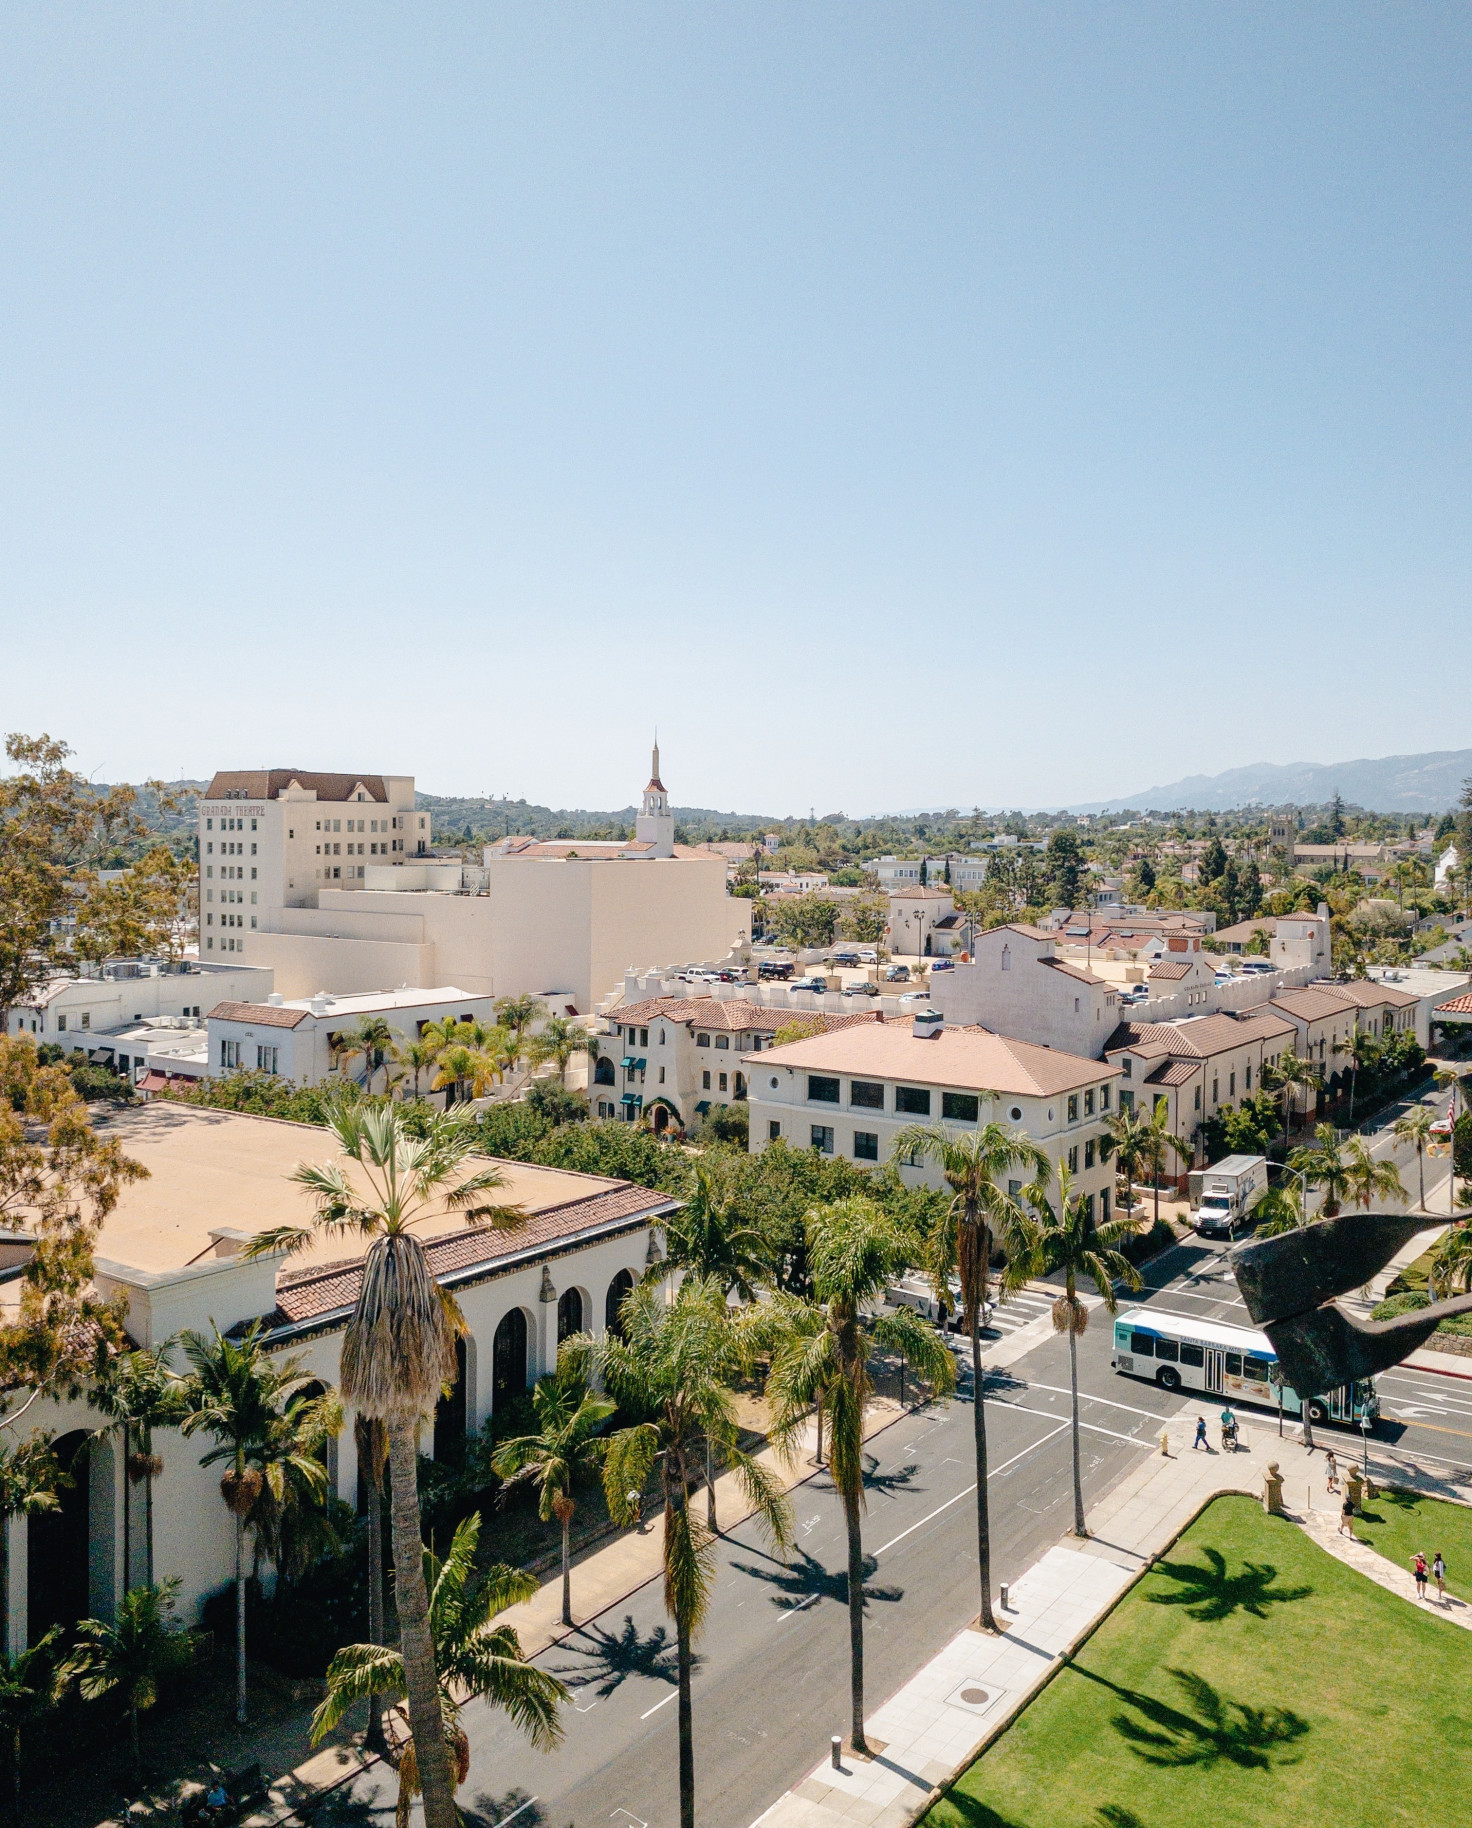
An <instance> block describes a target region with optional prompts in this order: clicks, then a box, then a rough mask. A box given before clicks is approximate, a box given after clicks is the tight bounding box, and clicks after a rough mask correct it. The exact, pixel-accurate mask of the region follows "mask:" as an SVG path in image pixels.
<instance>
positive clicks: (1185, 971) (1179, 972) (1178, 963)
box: [1150, 958, 1192, 982]
mask: <svg viewBox="0 0 1472 1828" xmlns="http://www.w3.org/2000/svg"><path fill="white" fill-rule="evenodd" d="M1191 967H1192V961H1191V960H1189V959H1184V958H1163V959H1161V961H1160V963H1159V964H1158V965H1155V966H1152V967H1151V971H1150V975H1151V977H1152V978H1157V977H1158V978H1165V979H1167V980H1169V981H1172V982H1173V981H1174V980H1175V979H1176V978H1182V977H1189V976H1190V974H1191Z"/></svg>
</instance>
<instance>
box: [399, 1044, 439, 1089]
mask: <svg viewBox="0 0 1472 1828" xmlns="http://www.w3.org/2000/svg"><path fill="white" fill-rule="evenodd" d="M439 1056H440V1050H439V1048H437V1047H436V1046H435V1045H434V1043H433V1042H432V1041H426V1040H424V1039H423V1038H421V1039H419V1040H418V1041H406V1042H405V1043H404V1045H403V1046H402V1047H401V1048H400V1049H399V1063H400V1065H402V1066H403V1068H404V1069H405V1071H406V1072H409V1073H412V1074H413V1076H414V1096H415V1097H416V1098H417V1097H418V1096H419V1081H420V1080H421V1079H422V1078H423V1077H424V1075H425V1074H426V1073H427V1072H429V1071H430V1070H431V1069H432V1068H433V1066H434V1063H435V1061H436V1060H438V1059H439Z"/></svg>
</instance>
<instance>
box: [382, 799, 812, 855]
mask: <svg viewBox="0 0 1472 1828" xmlns="http://www.w3.org/2000/svg"><path fill="white" fill-rule="evenodd" d="M414 800H415V804H416V805H418V806H419V807H420V808H422V809H423V810H424V811H425V812H429V813H433V815H434V829H435V832H436V834H442V835H443V836H444V837H445V838H446V839H448V840H450V841H452V842H460V843H469V842H474V843H477V844H478V843H482V842H484V841H486V840H488V839H495V838H502V837H505V836H506V835H507V834H508V833H510V832H525V833H528V834H529V835H530V836H532V837H534V838H617V839H622V838H628V837H631V836H632V835H633V830H634V816H635V813H636V812H637V810H638V809H637V808H636V807H633V806H619V807H615V808H613V809H612V810H611V811H608V812H590V811H587V810H586V809H584V808H581V807H575V808H569V807H555V806H534V805H532V804H531V803H530V802H529V801H527V800H487V799H476V798H471V797H468V796H467V797H465V798H459V797H456V796H454V795H446V794H435V793H416V794H415V796H414ZM671 810H672V811H673V813H674V815H675V825H676V828H677V829H678V830H679V831H681V832H682V833H684V834H686V835H687V836H689V837H690V838H693V839H719V838H723V837H724V838H733V839H743V838H744V839H749V838H750V837H751V835H752V834H753V833H755V832H766V831H777V830H780V829H781V827H782V825H783V823H784V821H783V820H781V819H773V818H770V817H768V816H767V815H765V814H761V813H741V812H715V811H713V810H712V809H711V808H710V807H708V806H675V807H672V808H671Z"/></svg>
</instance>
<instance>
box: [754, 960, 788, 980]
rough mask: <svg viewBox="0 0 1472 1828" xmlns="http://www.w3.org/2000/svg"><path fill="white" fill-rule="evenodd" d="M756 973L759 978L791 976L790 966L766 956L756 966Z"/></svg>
mask: <svg viewBox="0 0 1472 1828" xmlns="http://www.w3.org/2000/svg"><path fill="white" fill-rule="evenodd" d="M756 974H757V976H758V977H759V978H789V977H791V976H792V967H791V965H785V964H783V963H782V962H781V961H780V960H778V959H774V958H766V959H763V960H762V962H761V964H759V965H758V966H757V968H756Z"/></svg>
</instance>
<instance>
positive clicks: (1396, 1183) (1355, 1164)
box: [1344, 1136, 1406, 1212]
mask: <svg viewBox="0 0 1472 1828" xmlns="http://www.w3.org/2000/svg"><path fill="white" fill-rule="evenodd" d="M1344 1157H1345V1165H1346V1168H1347V1170H1348V1179H1349V1186H1348V1192H1349V1194H1350V1197H1351V1198H1352V1199H1353V1200H1354V1203H1355V1205H1356V1206H1363V1207H1364V1209H1365V1211H1366V1212H1368V1211H1369V1210H1370V1205H1371V1203H1372V1201H1375V1200H1400V1201H1402V1202H1403V1201H1404V1200H1405V1197H1406V1190H1405V1183H1404V1182H1403V1181H1402V1180H1401V1178H1400V1169H1399V1168H1397V1167H1396V1165H1395V1163H1394V1162H1389V1161H1385V1162H1381V1161H1376V1159H1375V1157H1374V1156H1373V1155H1372V1154H1371V1153H1370V1149H1369V1145H1368V1144H1367V1143H1366V1142H1365V1139H1364V1137H1363V1136H1351V1137H1350V1139H1349V1141H1348V1143H1346V1144H1345V1149H1344Z"/></svg>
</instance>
